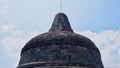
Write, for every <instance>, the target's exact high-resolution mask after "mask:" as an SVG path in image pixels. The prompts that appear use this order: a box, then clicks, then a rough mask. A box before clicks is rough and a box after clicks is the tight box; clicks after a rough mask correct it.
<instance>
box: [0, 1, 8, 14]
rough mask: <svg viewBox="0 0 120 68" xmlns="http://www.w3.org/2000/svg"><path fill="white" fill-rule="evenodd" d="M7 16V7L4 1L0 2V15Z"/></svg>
mask: <svg viewBox="0 0 120 68" xmlns="http://www.w3.org/2000/svg"><path fill="white" fill-rule="evenodd" d="M7 14H8V6H7V4H6V3H5V0H0V15H2V16H7Z"/></svg>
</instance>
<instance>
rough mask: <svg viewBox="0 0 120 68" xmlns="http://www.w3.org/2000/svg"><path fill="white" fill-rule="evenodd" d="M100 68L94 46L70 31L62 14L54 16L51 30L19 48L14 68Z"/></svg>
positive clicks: (85, 38)
mask: <svg viewBox="0 0 120 68" xmlns="http://www.w3.org/2000/svg"><path fill="white" fill-rule="evenodd" d="M81 67H85V68H103V64H102V61H101V55H100V52H99V50H98V48H97V47H96V45H95V44H94V43H93V42H92V41H91V40H90V39H88V38H87V37H85V36H82V35H79V34H76V33H74V32H73V30H72V28H71V26H70V23H69V20H68V18H67V16H66V15H65V14H64V13H58V14H57V15H56V16H55V19H54V21H53V24H52V27H51V29H50V30H49V31H48V32H46V33H43V34H40V35H38V36H36V37H34V38H32V39H31V40H30V41H28V43H27V44H26V45H25V46H24V47H23V49H22V51H21V59H20V62H19V65H18V68H81Z"/></svg>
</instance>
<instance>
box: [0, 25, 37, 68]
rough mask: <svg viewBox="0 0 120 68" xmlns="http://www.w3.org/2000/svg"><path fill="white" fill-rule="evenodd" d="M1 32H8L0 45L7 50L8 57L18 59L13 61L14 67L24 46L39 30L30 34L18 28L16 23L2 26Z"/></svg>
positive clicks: (0, 41) (0, 27)
mask: <svg viewBox="0 0 120 68" xmlns="http://www.w3.org/2000/svg"><path fill="white" fill-rule="evenodd" d="M0 34H7V35H5V36H4V37H2V38H1V39H0V45H2V46H3V47H4V50H5V52H7V55H8V57H10V58H11V60H15V61H16V62H15V63H13V66H14V67H13V68H15V67H16V66H17V64H18V60H19V58H20V51H21V49H22V47H23V46H24V45H25V43H26V42H27V41H28V40H30V39H31V38H32V37H33V36H36V35H37V34H39V32H37V31H33V32H31V33H28V34H23V32H22V31H20V30H18V29H16V27H15V26H14V25H12V24H5V25H1V26H0Z"/></svg>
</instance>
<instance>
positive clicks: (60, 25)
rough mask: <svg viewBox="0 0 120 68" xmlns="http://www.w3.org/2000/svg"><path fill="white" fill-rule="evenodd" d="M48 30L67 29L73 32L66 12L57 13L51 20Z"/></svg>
mask: <svg viewBox="0 0 120 68" xmlns="http://www.w3.org/2000/svg"><path fill="white" fill-rule="evenodd" d="M49 31H54V32H58V31H69V32H73V30H72V28H71V26H70V23H69V20H68V17H67V15H66V14H64V13H58V14H57V15H56V16H55V18H54V21H53V24H52V27H51V29H50V30H49Z"/></svg>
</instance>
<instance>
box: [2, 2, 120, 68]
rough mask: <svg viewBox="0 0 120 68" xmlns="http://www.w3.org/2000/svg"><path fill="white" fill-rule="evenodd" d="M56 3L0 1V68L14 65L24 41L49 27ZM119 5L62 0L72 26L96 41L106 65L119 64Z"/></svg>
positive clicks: (16, 62) (57, 3) (57, 9)
mask: <svg viewBox="0 0 120 68" xmlns="http://www.w3.org/2000/svg"><path fill="white" fill-rule="evenodd" d="M59 3H60V0H51V1H48V0H0V50H1V51H0V55H1V58H2V59H0V64H1V66H2V67H1V68H14V67H16V65H17V64H18V61H19V54H20V50H21V48H22V47H23V46H24V44H25V43H26V42H27V41H28V40H29V39H31V38H32V37H34V36H35V35H38V34H40V33H43V32H47V31H48V30H49V28H50V27H51V24H52V21H53V19H54V16H55V14H57V13H59V12H60V8H59V7H60V4H59ZM119 7H120V0H71V1H70V0H63V12H64V13H65V14H66V15H67V16H68V18H69V20H70V23H71V26H72V28H73V29H74V31H75V32H77V33H80V34H83V35H85V36H87V37H89V38H90V39H91V40H93V41H94V42H95V44H96V45H97V46H98V48H99V49H100V51H101V54H102V55H103V62H104V65H105V68H113V67H115V66H116V68H117V67H119V66H120V60H119V58H118V57H120V47H119V45H120V41H119V40H120V37H119V34H120V27H119V26H120V19H119V18H120V8H119ZM103 45H104V46H103ZM107 56H108V57H107ZM16 57H18V58H16ZM115 58H117V59H115ZM1 60H2V61H1ZM6 61H7V62H6Z"/></svg>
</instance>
